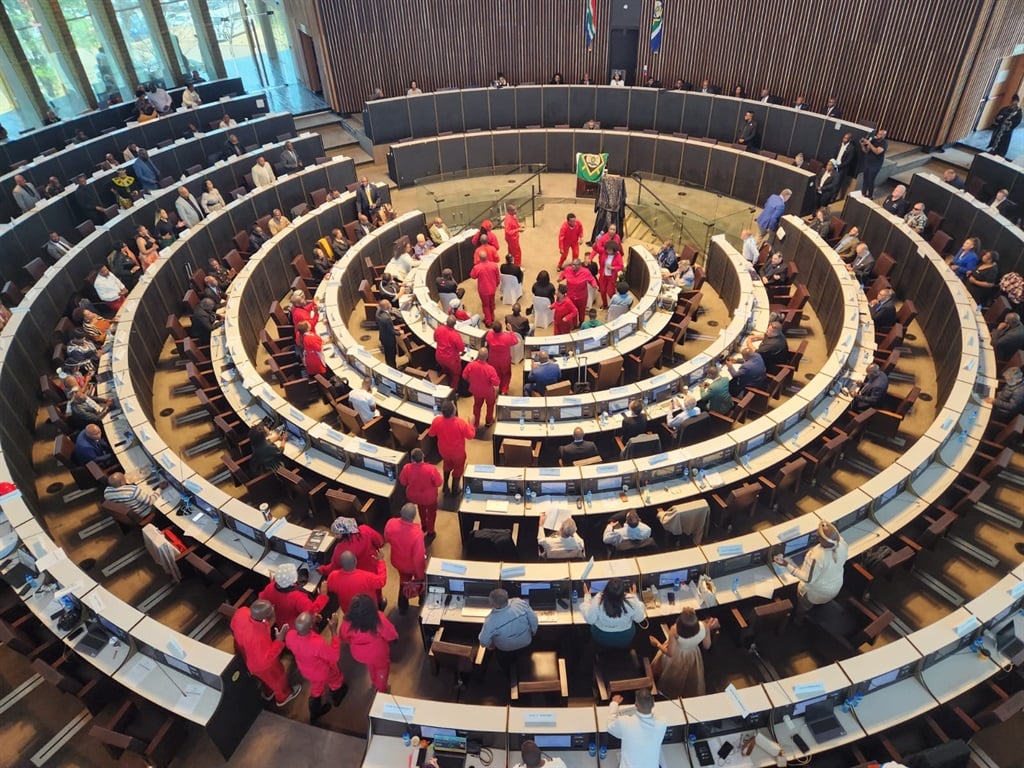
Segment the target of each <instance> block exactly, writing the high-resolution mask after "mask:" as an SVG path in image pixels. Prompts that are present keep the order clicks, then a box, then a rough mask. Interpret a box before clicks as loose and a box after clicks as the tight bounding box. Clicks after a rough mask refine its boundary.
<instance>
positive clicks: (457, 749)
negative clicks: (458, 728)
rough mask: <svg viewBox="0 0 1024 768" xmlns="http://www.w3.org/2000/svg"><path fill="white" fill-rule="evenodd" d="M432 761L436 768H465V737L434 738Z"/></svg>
mask: <svg viewBox="0 0 1024 768" xmlns="http://www.w3.org/2000/svg"><path fill="white" fill-rule="evenodd" d="M434 759H435V760H437V765H438V768H465V765H466V737H465V736H440V735H438V736H435V737H434Z"/></svg>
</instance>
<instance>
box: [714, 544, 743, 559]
mask: <svg viewBox="0 0 1024 768" xmlns="http://www.w3.org/2000/svg"><path fill="white" fill-rule="evenodd" d="M718 554H719V555H720V556H722V557H731V556H732V555H742V554H743V545H742V544H720V545H719V546H718Z"/></svg>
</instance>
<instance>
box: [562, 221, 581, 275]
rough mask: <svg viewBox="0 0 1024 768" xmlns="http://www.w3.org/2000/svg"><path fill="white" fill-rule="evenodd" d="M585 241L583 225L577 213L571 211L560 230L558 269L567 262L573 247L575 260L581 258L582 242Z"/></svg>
mask: <svg viewBox="0 0 1024 768" xmlns="http://www.w3.org/2000/svg"><path fill="white" fill-rule="evenodd" d="M581 242H583V225H582V224H581V223H580V222H579V221H577V220H576V215H575V214H573V213H570V214H569V215H568V216H566V217H565V221H564V222H562V226H561V227H560V228H559V230H558V269H561V268H562V265H563V264H564V263H565V259H566V256H568V254H569V249H570V248H571V249H572V258H573V261H578V260H579V258H580V243H581Z"/></svg>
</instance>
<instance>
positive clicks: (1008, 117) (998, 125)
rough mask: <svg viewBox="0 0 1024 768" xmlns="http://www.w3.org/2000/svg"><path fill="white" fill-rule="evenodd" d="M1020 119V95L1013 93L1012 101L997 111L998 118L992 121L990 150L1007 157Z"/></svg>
mask: <svg viewBox="0 0 1024 768" xmlns="http://www.w3.org/2000/svg"><path fill="white" fill-rule="evenodd" d="M1020 120H1021V108H1020V97H1019V96H1018V95H1017V94H1013V98H1012V99H1011V100H1010V103H1009V104H1008V105H1006V106H1005V107H1003V108H1002V109H1000V110H999V112H997V113H996V119H995V121H994V122H993V123H992V138H991V139H989V142H988V151H989V152H992V153H994V154H996V155H1002V156H1003V157H1006V153H1007V152H1009V151H1010V140H1011V139H1012V138H1013V130H1014V129H1015V128H1016V127H1017V126H1018V125H1020Z"/></svg>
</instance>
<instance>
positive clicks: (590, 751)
mask: <svg viewBox="0 0 1024 768" xmlns="http://www.w3.org/2000/svg"><path fill="white" fill-rule="evenodd" d="M587 754H589V755H590V756H591V757H595V756H596V755H597V744H595V743H594V742H590V744H589V745H588V746H587Z"/></svg>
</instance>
